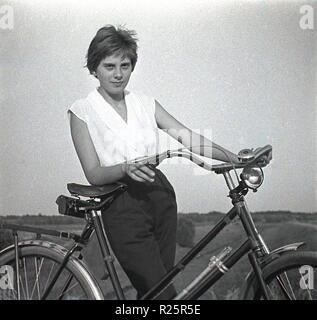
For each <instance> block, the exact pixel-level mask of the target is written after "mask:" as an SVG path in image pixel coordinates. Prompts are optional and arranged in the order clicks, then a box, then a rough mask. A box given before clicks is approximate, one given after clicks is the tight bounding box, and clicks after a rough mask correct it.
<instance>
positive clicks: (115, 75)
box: [114, 69, 122, 79]
mask: <svg viewBox="0 0 317 320" xmlns="http://www.w3.org/2000/svg"><path fill="white" fill-rule="evenodd" d="M114 77H115V78H116V79H121V78H122V72H121V70H120V69H116V70H115V74H114Z"/></svg>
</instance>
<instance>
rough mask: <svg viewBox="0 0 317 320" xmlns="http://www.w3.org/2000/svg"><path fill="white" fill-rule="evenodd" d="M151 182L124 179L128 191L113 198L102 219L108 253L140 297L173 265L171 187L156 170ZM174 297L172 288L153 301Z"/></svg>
mask: <svg viewBox="0 0 317 320" xmlns="http://www.w3.org/2000/svg"><path fill="white" fill-rule="evenodd" d="M154 171H155V173H156V175H155V181H154V182H153V183H148V182H145V183H141V182H137V181H134V180H132V179H131V178H129V177H127V178H125V179H124V180H123V182H124V183H126V184H127V185H128V190H127V191H126V192H124V193H123V194H121V195H120V196H119V197H117V198H116V199H115V200H114V202H113V203H112V204H111V206H110V208H109V209H108V210H105V211H103V212H102V213H103V214H102V219H103V223H104V226H105V229H106V233H107V237H108V240H109V242H110V245H111V247H112V250H113V252H114V254H115V256H116V257H117V259H118V261H119V263H120V264H121V266H122V268H123V269H124V271H125V272H126V274H127V276H128V277H129V279H130V281H131V283H132V285H133V286H134V288H135V289H136V290H137V297H138V298H140V297H142V296H143V295H144V294H145V293H146V292H147V291H148V290H149V289H151V288H152V287H153V286H154V285H155V284H156V283H157V282H158V281H159V280H161V279H162V277H163V276H164V275H165V274H166V273H167V271H169V270H170V269H171V268H172V267H173V266H174V259H175V250H176V227H177V205H176V200H175V193H174V190H173V187H172V186H171V184H170V183H169V181H168V180H167V178H166V177H165V175H164V174H163V173H162V172H161V171H160V170H158V169H154ZM175 295H176V291H175V289H174V287H173V285H170V286H169V287H167V288H166V290H164V291H163V292H162V293H160V295H159V296H158V297H157V298H156V299H160V300H164V299H171V298H172V297H174V296H175Z"/></svg>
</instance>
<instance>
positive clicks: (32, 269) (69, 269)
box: [0, 245, 100, 300]
mask: <svg viewBox="0 0 317 320" xmlns="http://www.w3.org/2000/svg"><path fill="white" fill-rule="evenodd" d="M64 257H65V255H63V254H61V253H59V252H58V251H56V250H52V249H51V248H47V247H44V246H39V245H30V246H21V247H19V263H18V265H19V269H18V273H17V268H16V260H15V250H14V249H12V250H9V251H7V252H5V253H4V254H2V255H1V256H0V266H2V268H3V270H5V271H6V279H5V280H4V281H2V283H1V288H0V300H41V299H42V298H43V295H44V293H45V292H46V290H47V288H48V287H50V284H51V283H52V280H53V279H54V277H55V275H56V273H57V271H58V270H59V268H60V266H61V264H62V263H63V260H64ZM17 275H19V276H18V278H19V279H18V281H17ZM98 297H100V295H99V294H98V293H96V290H94V285H93V283H91V282H90V281H89V279H88V278H87V274H86V272H85V271H84V272H83V271H82V270H81V269H80V268H78V264H76V261H74V259H70V260H68V262H67V263H66V265H65V266H64V268H63V269H62V272H61V273H60V274H59V276H58V278H57V279H56V281H54V285H53V286H52V288H51V289H50V291H49V292H48V294H47V297H46V298H45V299H47V300H95V299H98Z"/></svg>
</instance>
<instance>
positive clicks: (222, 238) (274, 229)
mask: <svg viewBox="0 0 317 320" xmlns="http://www.w3.org/2000/svg"><path fill="white" fill-rule="evenodd" d="M268 217H269V218H266V217H265V215H261V216H260V215H259V216H258V217H257V218H256V219H255V221H256V226H257V229H258V231H259V232H260V233H261V235H262V237H263V239H264V240H265V242H266V243H267V245H268V247H269V248H270V249H271V250H272V249H275V248H277V247H280V246H284V245H286V244H289V243H294V242H301V241H304V242H305V243H306V246H305V247H304V249H305V250H314V251H317V219H316V217H315V215H312V216H311V215H305V218H303V216H300V218H299V219H295V218H294V216H290V215H289V214H285V215H284V216H283V218H281V215H280V216H279V218H278V219H275V220H274V219H273V218H272V217H273V213H270V214H269V215H268ZM41 218H42V217H41ZM218 218H219V216H218V215H215V216H211V217H210V218H209V219H206V218H205V217H204V218H203V220H204V221H197V220H199V219H200V218H199V219H193V220H196V221H194V224H195V243H197V242H198V241H199V240H200V239H201V238H202V237H203V236H204V235H205V234H206V233H208V231H209V230H210V229H211V228H212V226H213V225H214V224H215V222H216V221H217V219H218ZM10 222H12V221H10ZM13 222H14V221H13ZM41 222H42V223H40V224H37V225H38V226H40V227H46V228H48V229H56V230H63V231H71V232H76V233H79V232H80V230H81V228H82V225H83V224H82V221H81V220H78V219H77V220H74V222H73V223H67V224H63V223H62V222H59V223H58V224H45V223H44V224H43V221H41ZM68 222H71V221H68ZM22 237H23V238H27V237H29V235H27V234H25V233H24V234H22ZM52 240H58V242H59V243H60V244H62V245H65V246H69V243H66V242H65V241H63V240H60V239H56V238H52ZM244 240H245V235H244V231H243V228H242V226H241V224H240V222H239V220H237V218H236V219H235V220H234V221H233V222H232V223H231V224H230V225H228V226H227V227H226V228H225V229H224V230H223V231H222V233H220V234H219V235H218V236H217V237H216V238H215V239H214V240H213V241H212V243H211V244H209V245H207V246H206V247H205V248H204V250H203V251H202V252H201V253H200V254H199V255H198V256H197V257H196V258H195V259H194V260H193V261H192V262H191V263H190V264H189V265H188V266H187V267H186V268H185V270H184V271H183V272H181V273H180V274H179V275H178V276H177V277H176V278H175V282H174V284H175V287H176V289H177V290H178V291H179V290H181V289H182V288H184V287H185V286H186V285H187V284H188V283H190V282H191V281H192V280H193V279H194V277H195V276H196V275H198V274H199V273H200V272H201V271H202V270H203V269H204V268H205V267H206V266H207V265H208V262H209V259H210V258H211V257H212V256H213V255H215V254H218V253H219V252H220V251H221V250H222V249H223V248H224V247H226V246H231V247H232V248H233V249H235V248H237V247H238V246H240V244H242V243H243V241H244ZM189 250H190V248H184V247H180V246H179V245H178V246H177V254H176V262H177V261H179V260H180V259H181V258H182V257H183V256H184V255H185V254H186V253H187V252H188V251H189ZM83 256H84V260H85V262H86V263H87V265H88V266H89V268H90V269H91V270H92V272H93V273H94V275H95V277H96V278H97V280H98V282H99V284H100V286H101V288H102V289H103V292H104V294H105V296H106V298H108V299H113V298H114V296H113V294H112V290H111V284H110V282H109V280H106V281H102V280H101V278H102V276H103V275H104V274H105V273H104V266H103V261H102V258H101V254H100V250H99V248H98V244H97V241H96V238H95V237H93V238H92V240H91V241H90V243H89V245H88V246H87V247H86V248H85V249H84V251H83ZM116 266H117V270H118V274H119V278H120V279H121V283H122V287H123V288H124V292H125V294H126V297H127V298H128V299H135V291H134V289H133V288H132V286H131V284H130V282H129V280H128V278H127V277H126V275H125V273H124V272H123V271H122V269H121V267H120V266H119V264H118V263H117V262H116ZM249 270H250V265H249V262H248V259H247V257H244V258H242V259H241V260H240V261H239V262H238V263H237V264H236V265H235V266H234V267H233V268H232V270H230V271H229V272H228V273H227V274H226V275H225V276H224V277H223V278H222V279H220V280H219V281H218V282H217V283H216V284H215V285H214V286H213V287H212V288H210V289H209V290H208V291H207V292H206V293H205V294H204V295H203V296H202V297H201V299H214V300H216V299H219V300H228V299H236V298H237V297H238V294H239V288H240V286H241V285H242V284H243V281H244V278H245V276H246V275H247V273H248V271H249Z"/></svg>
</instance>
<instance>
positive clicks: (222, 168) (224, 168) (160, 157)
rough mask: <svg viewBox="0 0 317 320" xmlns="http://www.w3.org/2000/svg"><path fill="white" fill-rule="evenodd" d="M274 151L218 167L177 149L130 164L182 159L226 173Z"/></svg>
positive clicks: (209, 169)
mask: <svg viewBox="0 0 317 320" xmlns="http://www.w3.org/2000/svg"><path fill="white" fill-rule="evenodd" d="M271 151H272V146H270V145H267V146H265V147H263V148H262V149H261V150H260V151H258V152H257V153H256V154H255V155H254V158H253V159H252V160H250V161H247V162H241V163H235V164H234V163H233V162H231V163H230V162H228V163H227V162H226V163H222V164H217V165H211V164H209V163H207V162H205V161H203V160H202V159H200V158H199V157H197V156H195V155H193V153H192V152H189V151H186V150H184V149H176V150H167V151H166V152H162V153H159V154H155V155H152V156H145V157H140V158H136V159H133V160H131V161H129V163H143V164H151V165H154V166H158V165H159V164H160V163H161V162H162V161H163V160H165V159H168V158H173V157H182V158H186V159H189V160H190V161H192V162H193V163H195V164H197V165H198V166H200V167H202V168H204V169H205V170H208V171H214V172H215V173H223V172H226V171H230V170H232V169H240V168H244V167H245V166H247V165H250V164H255V163H258V162H260V161H259V160H260V159H261V158H262V157H263V156H264V155H265V154H267V153H269V152H271Z"/></svg>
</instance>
